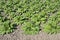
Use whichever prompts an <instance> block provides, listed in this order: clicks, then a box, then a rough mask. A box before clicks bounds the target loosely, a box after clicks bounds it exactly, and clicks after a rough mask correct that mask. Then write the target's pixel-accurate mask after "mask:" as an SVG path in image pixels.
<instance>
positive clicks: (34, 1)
mask: <svg viewBox="0 0 60 40" xmlns="http://www.w3.org/2000/svg"><path fill="white" fill-rule="evenodd" d="M16 25H17V26H18V25H21V27H22V28H21V29H22V30H23V31H24V33H25V34H37V33H39V31H41V30H42V31H44V32H46V33H51V34H52V33H58V32H60V0H0V34H5V33H6V34H7V33H11V32H13V31H14V28H15V26H16Z"/></svg>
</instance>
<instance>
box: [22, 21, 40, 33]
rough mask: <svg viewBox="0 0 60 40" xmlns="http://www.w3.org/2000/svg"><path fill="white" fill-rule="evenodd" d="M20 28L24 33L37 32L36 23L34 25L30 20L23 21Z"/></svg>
mask: <svg viewBox="0 0 60 40" xmlns="http://www.w3.org/2000/svg"><path fill="white" fill-rule="evenodd" d="M22 29H23V30H24V33H25V34H36V33H38V32H39V27H38V25H34V24H33V23H31V22H26V23H24V24H23V26H22Z"/></svg>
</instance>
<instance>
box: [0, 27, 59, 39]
mask: <svg viewBox="0 0 60 40" xmlns="http://www.w3.org/2000/svg"><path fill="white" fill-rule="evenodd" d="M22 32H23V31H22V30H21V29H20V27H19V26H18V27H17V30H15V31H14V32H13V33H10V34H6V35H0V40H60V33H59V34H52V35H50V34H46V33H44V32H40V33H39V34H36V35H25V34H23V33H22Z"/></svg>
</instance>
